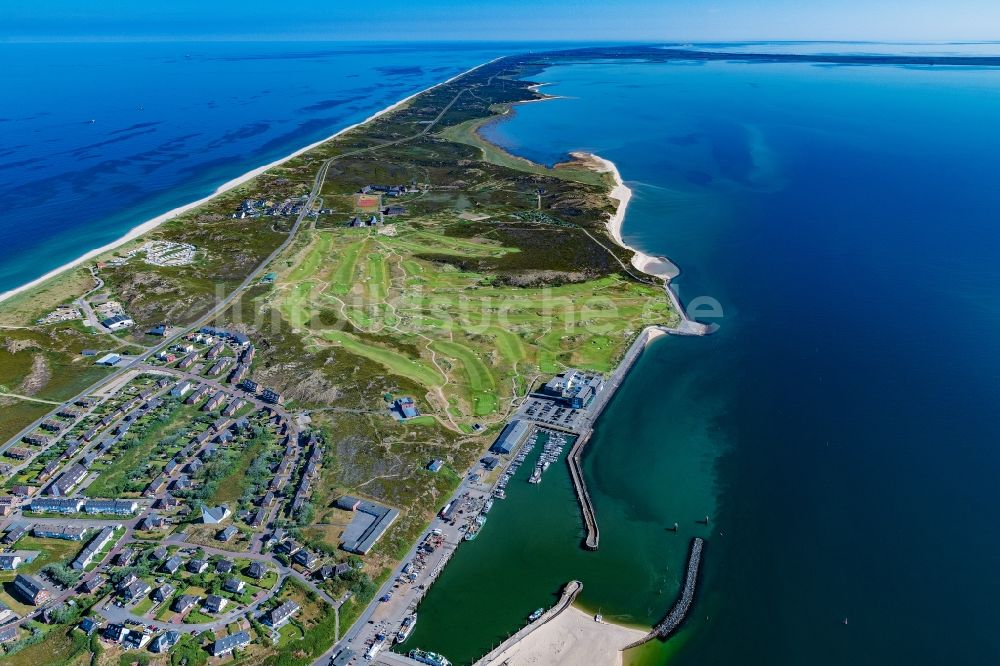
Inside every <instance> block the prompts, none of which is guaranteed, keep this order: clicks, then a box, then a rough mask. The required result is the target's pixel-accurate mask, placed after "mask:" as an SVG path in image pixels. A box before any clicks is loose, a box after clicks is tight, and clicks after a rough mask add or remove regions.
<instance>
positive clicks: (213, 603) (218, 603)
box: [205, 594, 229, 613]
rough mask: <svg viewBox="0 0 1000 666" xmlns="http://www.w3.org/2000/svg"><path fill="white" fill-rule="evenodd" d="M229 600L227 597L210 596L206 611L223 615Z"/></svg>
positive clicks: (206, 603)
mask: <svg viewBox="0 0 1000 666" xmlns="http://www.w3.org/2000/svg"><path fill="white" fill-rule="evenodd" d="M228 603H229V600H228V599H226V598H225V597H220V596H219V595H217V594H210V595H208V598H207V599H205V610H206V611H208V612H209V613H221V612H222V611H223V610H225V608H226V605H227V604H228Z"/></svg>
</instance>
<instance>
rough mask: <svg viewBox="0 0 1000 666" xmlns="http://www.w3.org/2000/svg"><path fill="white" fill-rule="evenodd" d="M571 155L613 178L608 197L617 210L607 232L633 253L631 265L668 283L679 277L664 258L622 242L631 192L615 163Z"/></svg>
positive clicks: (598, 158) (609, 222) (610, 220)
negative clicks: (616, 204) (614, 203)
mask: <svg viewBox="0 0 1000 666" xmlns="http://www.w3.org/2000/svg"><path fill="white" fill-rule="evenodd" d="M571 155H573V157H576V158H577V159H581V160H585V161H592V162H595V163H596V164H598V165H599V167H600V168H599V169H598V170H599V171H604V172H607V173H610V174H611V176H612V177H613V178H614V180H615V186H614V187H613V188H612V190H611V194H610V196H611V198H612V199H617V200H618V208H617V209H616V210H615V214H614V215H612V216H611V219H609V220H608V231H609V232H610V233H611V237H612V238H614V239H615V241H616V242H617V243H618V244H619V245H621V246H622V247H624V248H626V249H629V250H632V251H633V252H635V254H634V255H633V256H632V265H633V266H635V267H636V269H638V270H640V271H642V272H643V273H646V274H647V275H653V276H656V277H659V278H663V279H664V280H668V281H669V280H672V279H674V278H675V277H677V276H678V275H680V272H681V271H680V269H679V268H678V267H677V266H676V265H675V264H674V263H673V262H671V261H670V260H669V259H667V258H666V257H651V256H649V255H648V254H646V253H645V252H641V251H640V250H637V249H635V248H634V247H632V246H631V245H628V244H626V243H625V241H624V240H622V223H623V222H624V221H625V211H626V210H628V204H629V201H631V200H632V190H631V189H629V187H628V186H627V185H626V184H625V182H624V181H622V176H621V174H620V173H618V167H617V166H615V163H614V162H612V161H611V160H606V159H604V158H603V157H600V156H598V155H594V154H593V153H583V152H575V153H571Z"/></svg>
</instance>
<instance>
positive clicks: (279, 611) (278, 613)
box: [264, 601, 299, 629]
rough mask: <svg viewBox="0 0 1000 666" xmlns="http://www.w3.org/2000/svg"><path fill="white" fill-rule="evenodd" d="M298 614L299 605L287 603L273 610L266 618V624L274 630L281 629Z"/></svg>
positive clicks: (291, 602)
mask: <svg viewBox="0 0 1000 666" xmlns="http://www.w3.org/2000/svg"><path fill="white" fill-rule="evenodd" d="M298 612H299V605H298V604H297V603H295V602H294V601H286V602H285V603H283V604H281V605H280V606H278V607H276V608H272V609H271V612H269V613H268V614H267V616H266V617H265V620H264V624H267V625H269V626H270V627H271V628H272V629H280V628H281V627H283V626H285V625H286V624H287V623H288V621H289V620H291V619H292V616H293V615H295V614H296V613H298Z"/></svg>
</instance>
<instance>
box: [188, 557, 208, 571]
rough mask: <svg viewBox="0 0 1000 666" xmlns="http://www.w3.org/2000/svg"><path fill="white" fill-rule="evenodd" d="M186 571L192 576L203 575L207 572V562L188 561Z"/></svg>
mask: <svg viewBox="0 0 1000 666" xmlns="http://www.w3.org/2000/svg"><path fill="white" fill-rule="evenodd" d="M187 570H188V571H190V572H191V573H193V574H200V573H205V571H207V570H208V561H207V560H188V563H187Z"/></svg>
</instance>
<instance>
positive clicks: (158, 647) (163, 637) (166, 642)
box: [149, 631, 181, 654]
mask: <svg viewBox="0 0 1000 666" xmlns="http://www.w3.org/2000/svg"><path fill="white" fill-rule="evenodd" d="M180 639H181V635H180V634H179V633H177V632H176V631H168V632H166V633H164V634H160V635H159V636H157V637H156V638H154V639H153V642H152V643H150V644H149V649H150V651H151V652H155V653H157V654H163V653H164V652H168V651H169V650H170V648H172V647H173V646H175V645H177V641H179V640H180Z"/></svg>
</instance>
